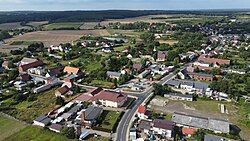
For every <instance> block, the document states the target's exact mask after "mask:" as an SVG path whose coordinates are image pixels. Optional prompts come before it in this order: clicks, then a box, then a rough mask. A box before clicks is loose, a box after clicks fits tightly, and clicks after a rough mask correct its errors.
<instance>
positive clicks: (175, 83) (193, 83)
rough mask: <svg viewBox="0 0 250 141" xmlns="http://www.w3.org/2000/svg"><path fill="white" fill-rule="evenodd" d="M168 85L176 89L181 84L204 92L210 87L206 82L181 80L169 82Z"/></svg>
mask: <svg viewBox="0 0 250 141" xmlns="http://www.w3.org/2000/svg"><path fill="white" fill-rule="evenodd" d="M166 84H167V85H170V86H175V87H176V86H179V85H180V84H181V85H188V86H192V87H193V88H195V89H202V90H206V89H207V88H208V86H209V85H208V84H207V83H204V82H199V81H192V80H180V79H176V80H169V81H168V82H167V83H166Z"/></svg>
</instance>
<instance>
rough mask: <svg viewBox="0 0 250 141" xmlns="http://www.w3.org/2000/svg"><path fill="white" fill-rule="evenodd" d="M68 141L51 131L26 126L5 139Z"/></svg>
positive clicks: (17, 140) (12, 140)
mask: <svg viewBox="0 0 250 141" xmlns="http://www.w3.org/2000/svg"><path fill="white" fill-rule="evenodd" d="M30 140H32V141H45V140H46V141H68V140H69V139H67V138H66V137H64V136H62V135H61V134H58V133H54V132H52V131H49V130H46V129H42V128H38V127H34V126H28V127H26V128H24V129H22V130H21V131H19V132H17V133H15V134H13V135H11V136H10V137H8V138H6V139H5V141H30Z"/></svg>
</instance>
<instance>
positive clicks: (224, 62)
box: [198, 55, 230, 65]
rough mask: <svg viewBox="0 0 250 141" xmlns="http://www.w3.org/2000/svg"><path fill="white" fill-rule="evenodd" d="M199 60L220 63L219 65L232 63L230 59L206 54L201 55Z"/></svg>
mask: <svg viewBox="0 0 250 141" xmlns="http://www.w3.org/2000/svg"><path fill="white" fill-rule="evenodd" d="M198 61H203V62H205V63H209V64H218V65H229V64H230V60H227V59H218V58H210V57H206V55H201V56H200V57H199V58H198Z"/></svg>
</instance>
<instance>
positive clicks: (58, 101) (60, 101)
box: [56, 97, 65, 106]
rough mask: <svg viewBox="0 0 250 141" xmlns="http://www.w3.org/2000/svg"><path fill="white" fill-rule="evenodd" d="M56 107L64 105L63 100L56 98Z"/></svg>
mask: <svg viewBox="0 0 250 141" xmlns="http://www.w3.org/2000/svg"><path fill="white" fill-rule="evenodd" d="M56 105H61V106H63V105H65V100H64V99H63V98H62V97H57V98H56Z"/></svg>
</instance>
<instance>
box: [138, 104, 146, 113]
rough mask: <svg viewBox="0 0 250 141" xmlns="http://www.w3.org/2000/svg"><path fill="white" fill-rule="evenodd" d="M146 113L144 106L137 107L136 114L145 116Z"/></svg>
mask: <svg viewBox="0 0 250 141" xmlns="http://www.w3.org/2000/svg"><path fill="white" fill-rule="evenodd" d="M146 111H147V108H146V106H142V105H140V106H139V107H138V113H140V114H145V113H146Z"/></svg>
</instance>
